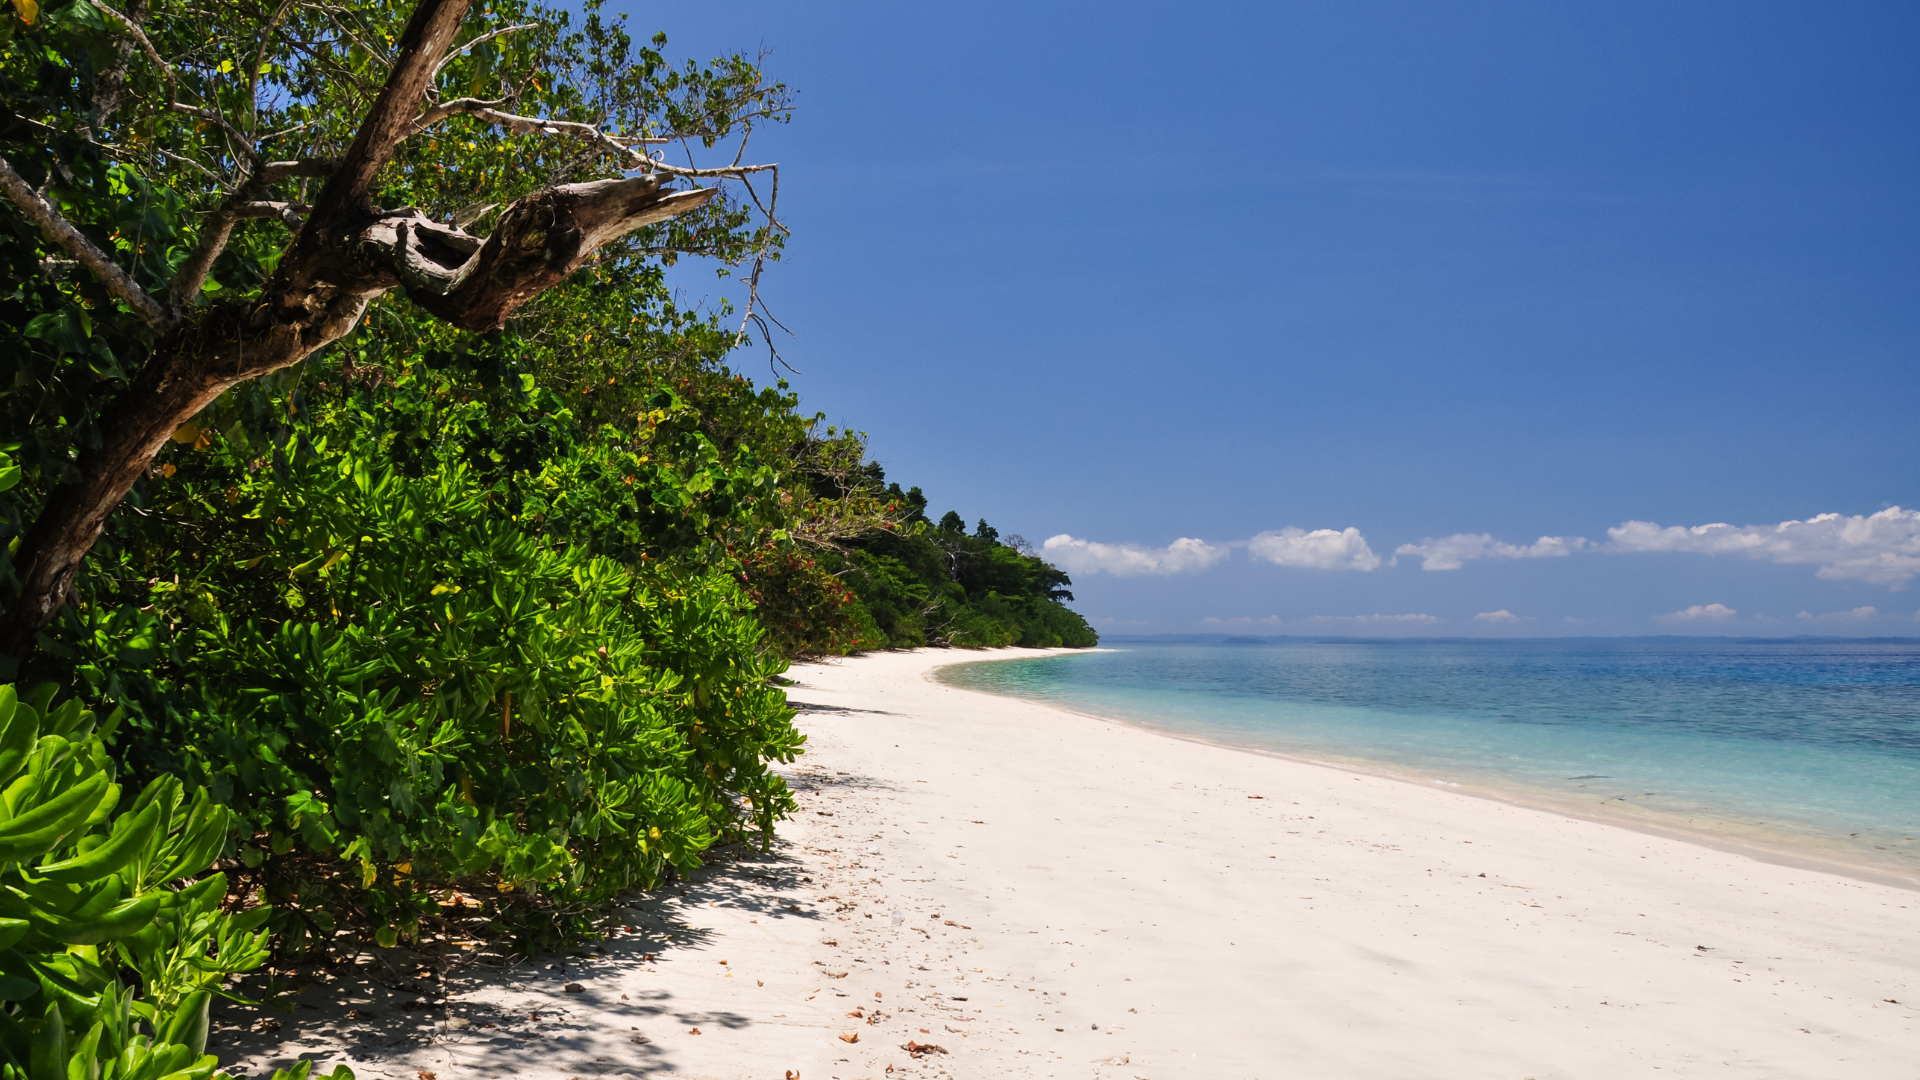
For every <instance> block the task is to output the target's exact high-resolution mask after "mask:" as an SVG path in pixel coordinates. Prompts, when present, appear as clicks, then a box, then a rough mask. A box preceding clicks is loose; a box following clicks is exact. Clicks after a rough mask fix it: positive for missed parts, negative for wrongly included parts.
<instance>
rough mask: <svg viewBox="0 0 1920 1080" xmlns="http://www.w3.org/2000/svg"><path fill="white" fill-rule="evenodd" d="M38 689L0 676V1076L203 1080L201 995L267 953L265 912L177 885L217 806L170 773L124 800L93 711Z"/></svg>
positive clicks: (210, 883) (222, 820) (219, 832)
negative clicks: (18, 689) (1, 681)
mask: <svg viewBox="0 0 1920 1080" xmlns="http://www.w3.org/2000/svg"><path fill="white" fill-rule="evenodd" d="M53 696H54V688H53V687H52V686H43V687H41V688H40V689H39V690H37V691H35V692H34V693H32V694H29V695H28V697H27V698H26V699H25V700H22V699H20V698H18V697H17V696H16V695H15V692H14V688H13V687H12V686H0V789H3V791H0V1075H4V1076H5V1077H6V1078H7V1080H15V1078H19V1080H41V1078H43V1077H45V1078H48V1080H52V1078H54V1077H59V1078H61V1080H69V1078H73V1080H79V1078H86V1080H148V1078H151V1080H160V1078H162V1077H169V1078H177V1080H205V1078H207V1077H209V1076H211V1075H212V1073H213V1070H214V1068H215V1065H216V1064H217V1063H216V1061H215V1059H214V1058H213V1057H212V1056H211V1055H209V1054H207V1053H206V1042H207V1010H208V1005H209V1004H210V1002H211V1000H212V995H213V994H214V993H215V992H216V991H217V990H218V988H219V984H220V982H221V980H222V979H224V978H225V977H226V976H228V975H231V974H235V973H238V972H243V971H250V970H252V969H253V968H255V967H258V966H259V965H260V964H261V963H262V962H263V961H264V960H265V959H266V955H267V954H266V948H265V946H266V937H267V935H266V932H265V931H264V930H261V929H259V927H260V926H261V924H262V923H263V922H264V921H265V919H266V917H267V915H268V909H266V908H264V907H255V908H252V909H251V910H248V911H244V912H241V913H238V914H235V913H232V912H228V911H225V910H223V902H224V901H225V900H226V893H227V879H226V877H225V875H222V874H213V875H211V876H208V877H202V878H198V880H190V879H193V878H196V877H197V876H198V875H199V874H201V873H203V872H204V871H205V870H206V869H207V868H208V866H209V865H210V864H211V863H212V862H213V860H214V858H215V856H216V855H218V854H219V852H220V850H221V848H222V847H223V846H225V844H226V842H227V832H228V815H227V811H226V810H225V809H223V808H222V807H220V806H217V805H215V804H214V803H213V802H212V801H211V800H210V799H209V798H208V797H207V793H206V791H205V790H201V791H199V792H198V793H196V794H195V795H194V796H193V797H191V798H188V797H187V796H186V794H185V791H184V789H183V787H182V785H181V783H180V781H179V780H178V779H176V778H174V777H171V776H168V777H161V778H159V779H156V780H154V781H152V782H151V783H149V784H148V785H147V786H146V788H145V790H143V791H141V792H140V794H139V795H138V796H135V797H131V798H126V797H123V794H122V792H121V789H120V786H119V785H118V784H115V783H114V782H113V779H112V778H113V772H114V770H113V767H112V763H111V761H110V760H109V758H108V756H107V753H106V750H105V747H104V746H103V744H102V741H101V734H102V732H96V731H95V718H94V714H93V713H91V712H88V711H85V710H83V709H82V708H81V707H80V704H79V702H77V701H72V700H69V701H67V702H66V703H65V704H63V705H60V706H58V707H54V706H53V705H52V699H53ZM118 720H119V716H118V714H116V715H115V716H113V717H110V718H108V721H107V723H106V724H105V725H102V726H103V727H104V728H105V729H107V731H110V730H111V729H112V728H113V726H114V725H115V724H116V722H117V721H118ZM123 804H124V805H123ZM116 808H119V809H118V810H117V812H116ZM123 978H130V979H131V980H132V981H131V982H123V981H122V980H123ZM303 1071H304V1070H303ZM335 1077H336V1080H351V1077H352V1074H351V1073H344V1074H342V1073H339V1072H336V1074H335Z"/></svg>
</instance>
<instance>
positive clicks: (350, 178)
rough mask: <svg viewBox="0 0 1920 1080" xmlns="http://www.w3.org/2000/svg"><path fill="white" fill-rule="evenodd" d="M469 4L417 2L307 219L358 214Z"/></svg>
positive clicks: (457, 0) (438, 0) (448, 0)
mask: <svg viewBox="0 0 1920 1080" xmlns="http://www.w3.org/2000/svg"><path fill="white" fill-rule="evenodd" d="M469 2H470V0H421V2H420V6H419V7H417V8H415V9H414V11H413V18H411V19H409V20H408V21H407V28H406V30H405V31H403V32H402V33H401V35H400V55H399V58H398V59H397V60H395V61H394V64H393V70H392V72H391V73H389V74H388V76H387V84H386V85H385V86H384V87H382V88H381V90H380V96H379V97H378V98H376V99H375V100H374V103H373V108H371V109H370V110H368V112H367V116H366V119H365V120H364V121H363V122H362V123H361V124H360V131H359V133H358V134H356V135H355V136H354V138H353V145H351V146H349V147H348V148H347V153H346V155H345V156H344V157H343V158H341V161H340V167H339V168H338V169H337V170H335V171H334V173H333V175H332V176H331V177H329V178H328V180H327V184H326V186H325V187H324V188H322V189H321V190H320V196H319V198H318V199H316V200H314V212H313V216H312V217H310V218H308V221H309V222H310V223H311V222H316V221H328V222H331V221H332V219H335V218H338V217H341V216H347V215H355V214H360V213H364V212H365V211H366V209H367V207H366V201H367V189H368V187H369V186H371V185H372V183H373V177H374V174H376V173H378V172H379V171H380V168H381V166H383V165H385V164H386V163H387V160H388V159H389V158H391V157H392V156H393V149H394V147H396V146H398V145H399V144H400V140H401V139H403V138H405V137H406V136H407V134H408V129H409V128H410V127H411V125H412V117H413V114H414V108H415V106H416V105H417V103H418V102H419V101H420V99H421V98H422V97H423V96H425V94H426V91H427V87H428V86H430V85H431V84H432V82H433V72H434V67H435V65H437V64H438V63H439V62H440V58H441V57H443V56H445V55H446V52H447V48H448V46H450V45H451V44H453V38H454V35H455V34H456V33H457V32H458V31H459V29H460V20H461V19H462V18H464V17H465V16H466V14H467V7H468V4H469Z"/></svg>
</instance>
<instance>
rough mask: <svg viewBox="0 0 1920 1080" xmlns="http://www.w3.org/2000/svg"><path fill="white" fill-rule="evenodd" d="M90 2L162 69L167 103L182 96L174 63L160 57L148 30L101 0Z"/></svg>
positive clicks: (90, 0)
mask: <svg viewBox="0 0 1920 1080" xmlns="http://www.w3.org/2000/svg"><path fill="white" fill-rule="evenodd" d="M89 2H90V3H92V4H93V6H94V7H95V8H97V9H98V10H99V12H100V14H102V15H105V16H106V17H107V18H109V19H112V20H113V21H114V22H117V23H119V24H120V28H121V29H122V30H125V31H126V32H127V33H128V34H131V35H132V36H133V39H134V40H135V41H137V42H139V43H140V50H141V51H142V52H144V53H146V54H147V59H149V60H151V61H153V66H154V67H157V68H159V69H160V77H161V78H163V79H165V80H167V104H168V105H172V104H173V103H174V101H175V100H176V99H178V98H179V96H180V85H179V84H178V83H177V82H175V81H174V78H173V65H171V64H169V63H167V62H166V61H165V60H162V59H160V52H159V50H157V49H155V48H154V47H153V42H151V41H148V40H147V33H146V31H144V30H142V29H140V24H139V23H136V22H134V21H133V20H132V19H129V18H127V17H126V16H125V15H122V14H120V13H119V12H117V11H115V10H113V9H112V8H110V7H108V6H107V5H105V4H103V3H101V2H100V0H89Z"/></svg>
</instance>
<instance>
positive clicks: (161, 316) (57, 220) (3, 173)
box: [0, 157, 173, 333]
mask: <svg viewBox="0 0 1920 1080" xmlns="http://www.w3.org/2000/svg"><path fill="white" fill-rule="evenodd" d="M0 189H4V190H5V191H6V194H7V198H8V200H9V201H11V202H12V203H13V204H14V205H15V206H17V207H19V208H20V212H21V213H22V214H25V215H26V217H27V220H29V221H31V222H33V223H34V224H35V225H38V226H39V227H40V231H42V232H44V233H46V234H47V237H48V238H49V239H51V240H52V241H53V242H54V243H56V244H58V245H60V246H61V247H62V248H64V249H65V250H66V252H67V254H69V255H72V256H73V257H74V258H75V259H77V260H79V262H80V265H82V266H85V267H86V268H87V269H88V270H91V271H92V272H93V275H94V276H95V277H97V278H99V279H100V283H101V284H103V285H105V286H106V287H107V291H108V292H110V293H112V294H113V295H114V296H116V297H119V298H120V300H121V301H122V302H123V303H125V304H126V305H127V306H128V307H130V308H132V309H133V313H134V314H135V315H138V316H139V317H140V321H142V322H144V323H146V324H147V325H148V326H151V327H153V328H154V330H156V331H159V332H161V333H164V332H166V331H167V330H168V329H169V328H170V327H171V326H172V325H173V319H172V317H171V316H170V315H169V314H168V312H167V309H166V308H164V307H161V306H160V302H159V301H157V300H155V299H154V298H153V297H151V296H149V295H147V291H146V290H145V289H142V288H141V287H140V283H139V282H137V281H135V280H133V277H132V275H130V274H128V273H127V272H126V271H125V270H122V269H120V267H119V266H118V265H116V264H115V263H114V261H113V259H112V258H110V257H109V256H108V255H107V253H106V252H104V251H101V250H100V249H99V248H97V247H95V246H94V244H93V241H91V240H89V239H87V238H86V236H85V235H83V234H82V233H81V232H80V230H79V229H76V228H74V227H73V223H72V222H69V221H68V220H67V219H66V218H64V217H62V216H61V215H60V211H58V210H55V209H54V208H53V204H52V203H49V202H48V201H47V200H46V199H44V198H41V197H40V196H39V195H38V194H36V193H35V192H34V190H33V188H32V187H30V186H29V185H28V184H27V181H26V179H25V178H24V177H22V176H21V175H20V174H19V173H17V172H15V171H14V169H13V163H12V162H9V161H8V160H7V159H6V158H4V157H0Z"/></svg>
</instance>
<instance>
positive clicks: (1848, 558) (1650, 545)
mask: <svg viewBox="0 0 1920 1080" xmlns="http://www.w3.org/2000/svg"><path fill="white" fill-rule="evenodd" d="M1607 537H1608V540H1609V541H1610V543H1608V544H1607V545H1606V546H1607V550H1609V551H1615V552H1631V553H1639V552H1686V553H1690V554H1697V555H1739V556H1744V557H1746V558H1750V559H1763V560H1765V561H1767V562H1773V563H1787V564H1794V563H1801V564H1805V563H1818V564H1820V569H1819V570H1817V571H1815V572H1814V576H1815V577H1818V578H1821V579H1823V580H1827V581H1864V582H1867V583H1868V584H1870V585H1885V586H1887V587H1888V588H1891V589H1901V588H1904V587H1905V586H1906V583H1907V582H1908V581H1911V580H1912V579H1913V578H1914V576H1915V575H1920V510H1903V509H1901V508H1900V507H1898V506H1890V507H1888V508H1886V509H1885V510H1882V511H1880V512H1879V513H1877V514H1870V515H1862V514H1855V515H1853V516H1851V517H1849V516H1847V515H1844V514H1820V515H1817V516H1815V517H1810V518H1807V519H1806V520H1804V521H1783V522H1781V523H1780V524H1778V525H1744V526H1735V525H1728V524H1726V523H1725V522H1715V523H1714V524H1711V525H1695V526H1693V527H1692V528H1688V527H1686V526H1684V525H1669V526H1666V527H1664V528H1663V527H1661V526H1660V525H1658V524H1656V523H1654V522H1651V521H1629V522H1627V523H1625V524H1623V525H1619V526H1616V527H1614V528H1611V529H1608V530H1607Z"/></svg>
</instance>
